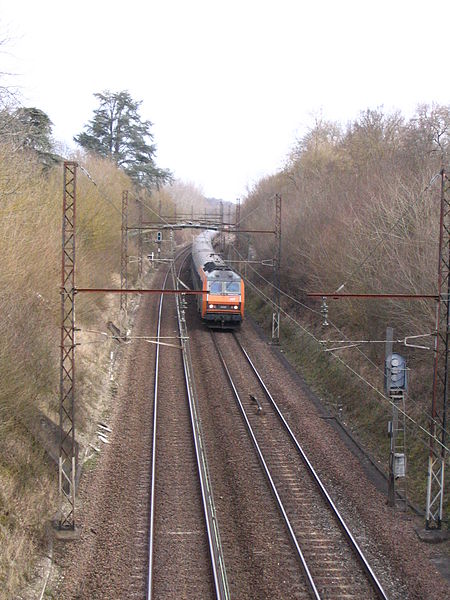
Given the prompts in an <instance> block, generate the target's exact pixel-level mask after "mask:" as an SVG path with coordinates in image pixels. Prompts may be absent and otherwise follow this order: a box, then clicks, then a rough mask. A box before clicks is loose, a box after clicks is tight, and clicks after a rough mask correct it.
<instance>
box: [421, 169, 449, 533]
mask: <svg viewBox="0 0 450 600" xmlns="http://www.w3.org/2000/svg"><path fill="white" fill-rule="evenodd" d="M449 188H450V186H449V180H448V177H447V176H446V173H445V171H444V169H442V171H441V214H440V233H439V266H438V296H439V300H438V303H437V308H436V338H435V347H434V349H435V360H434V375H433V401H432V407H431V423H430V432H431V438H430V455H429V461H428V485H427V504H426V528H427V529H440V528H441V524H442V511H443V500H444V487H445V459H446V452H445V445H446V425H447V423H446V421H447V414H446V413H447V397H448V353H449V324H450V319H449V317H450V298H449V295H450V197H449V196H450V189H449ZM436 439H437V440H440V441H441V442H442V445H441V444H439V443H437V441H436Z"/></svg>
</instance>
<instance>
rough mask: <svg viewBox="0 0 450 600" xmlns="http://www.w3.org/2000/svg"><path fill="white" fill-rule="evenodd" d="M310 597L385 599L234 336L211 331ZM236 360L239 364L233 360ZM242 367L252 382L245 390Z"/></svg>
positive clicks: (270, 396) (346, 528) (309, 464)
mask: <svg viewBox="0 0 450 600" xmlns="http://www.w3.org/2000/svg"><path fill="white" fill-rule="evenodd" d="M211 336H212V338H213V342H214V346H215V348H216V351H217V354H218V357H219V359H220V362H221V364H222V366H223V369H224V371H225V373H226V376H227V380H228V382H229V384H230V386H231V389H232V391H233V395H234V397H235V400H236V403H237V405H238V407H239V410H240V413H241V415H242V418H243V420H244V422H245V425H246V430H247V432H248V435H249V436H250V438H251V440H252V444H253V446H254V448H255V451H256V453H257V456H258V459H259V462H260V464H261V467H262V470H263V472H264V474H265V477H266V479H267V481H268V483H269V486H270V489H271V492H272V494H273V496H274V499H275V501H276V504H277V506H278V509H279V511H280V514H281V515H282V518H283V522H284V524H285V526H286V529H287V531H288V532H289V537H290V539H291V542H292V547H293V551H294V553H295V555H296V558H297V559H298V561H299V563H300V565H301V568H302V571H303V574H304V577H305V581H306V584H307V587H308V589H309V592H310V596H311V597H312V598H316V599H317V600H318V599H321V598H335V599H340V598H342V599H344V598H382V599H384V600H386V599H387V596H386V594H385V592H384V590H383V588H382V587H381V584H380V582H379V581H378V579H377V578H376V576H375V574H374V572H373V570H372V568H371V567H370V565H369V563H368V562H367V560H366V559H365V557H364V555H363V553H362V552H361V550H360V549H359V547H358V545H357V543H356V541H355V539H354V537H353V536H352V534H351V533H350V531H349V529H348V527H347V526H346V524H345V522H344V520H343V518H342V517H341V515H340V514H339V512H338V510H337V508H336V506H335V504H334V503H333V501H332V500H331V497H330V496H329V494H328V492H327V491H326V489H325V486H324V485H323V483H322V482H321V481H320V479H319V477H318V475H317V474H316V472H315V471H314V468H313V467H312V464H311V462H310V461H309V459H308V457H307V456H306V454H305V452H304V451H303V449H302V448H301V446H300V444H299V442H298V440H297V439H296V437H295V436H294V434H293V432H292V430H291V428H290V427H289V425H288V423H287V421H286V419H285V417H284V416H283V414H282V412H281V411H280V409H279V407H278V405H277V404H276V402H275V400H274V398H273V397H272V395H271V394H270V392H269V390H268V388H267V386H266V384H265V383H264V380H263V378H262V376H261V375H260V373H259V372H258V371H257V369H256V367H255V365H254V363H253V362H252V360H251V358H250V356H249V354H248V352H247V351H246V350H245V348H244V346H243V345H242V343H241V341H240V340H239V338H238V336H237V335H236V334H232V335H230V334H217V333H212V332H211ZM237 357H240V358H241V360H239V358H237ZM245 369H247V370H248V372H249V373H248V375H250V374H251V375H252V376H253V379H254V384H253V386H252V387H251V388H250V390H249V387H248V386H249V384H248V381H249V379H248V376H247V377H246V379H245V385H242V384H240V383H239V382H240V380H242V377H243V371H244V370H245Z"/></svg>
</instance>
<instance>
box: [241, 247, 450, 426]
mask: <svg viewBox="0 0 450 600" xmlns="http://www.w3.org/2000/svg"><path fill="white" fill-rule="evenodd" d="M236 252H237V253H238V254H239V256H241V257H242V254H240V253H239V252H238V251H237V250H236ZM242 258H244V257H242ZM249 266H250V269H251V270H252V271H253V272H254V273H255V274H256V275H258V276H259V277H260V278H261V279H262V280H263V281H265V282H266V283H267V284H269V285H270V286H271V287H273V288H276V286H275V285H274V284H273V283H272V282H271V281H269V280H268V279H266V278H265V277H264V276H263V275H261V273H259V271H257V270H256V269H255V268H254V267H252V266H251V265H249ZM246 281H247V280H246ZM276 289H277V290H278V291H279V292H280V294H282V295H284V296H285V297H287V298H289V299H290V300H292V301H293V302H295V303H296V304H298V305H299V306H302V307H303V308H306V309H307V310H309V311H310V312H312V313H314V314H316V315H317V316H319V317H320V318H322V314H321V313H320V312H319V311H317V310H315V309H313V308H311V307H310V306H308V305H307V304H304V303H303V302H301V301H300V300H298V299H297V298H294V297H293V296H291V295H290V294H288V293H287V292H285V291H284V290H282V289H281V288H276ZM270 302H271V304H272V305H274V302H273V300H270ZM328 323H329V325H331V326H332V327H333V328H334V329H335V330H336V331H337V332H339V333H340V334H342V336H343V337H344V338H346V339H345V340H343V343H345V342H348V343H351V340H349V339H348V337H347V336H346V335H345V333H344V332H343V331H342V330H341V329H340V328H339V327H338V326H337V325H336V324H335V323H333V322H332V321H331V320H328ZM425 335H428V334H425ZM429 335H433V334H429ZM414 337H423V336H422V335H419V336H416V335H411V336H406V337H405V338H404V339H405V340H406V339H409V338H414ZM317 341H319V343H322V340H317ZM349 347H350V346H349ZM351 347H353V348H356V350H357V351H358V352H359V353H360V354H361V356H362V357H363V358H365V359H366V360H367V361H368V362H369V363H370V364H371V365H372V366H373V367H374V368H375V369H376V370H377V371H378V372H379V373H380V374H381V375H383V376H384V370H383V369H381V368H380V367H379V366H378V365H377V364H376V363H374V362H373V361H372V360H371V359H370V358H369V357H368V356H367V354H365V353H364V352H363V351H362V350H361V348H359V346H358V345H352V346H351ZM339 349H340V350H342V348H339ZM332 350H336V349H335V348H334V349H332ZM324 351H328V352H331V350H330V349H329V350H324ZM414 404H415V406H417V407H419V408H420V410H421V411H422V412H423V415H424V416H425V417H427V419H428V420H429V421H430V422H432V423H434V424H435V425H436V426H437V427H439V428H440V429H441V430H442V425H441V424H440V423H439V421H436V419H434V418H433V417H432V416H431V414H429V413H428V412H427V411H423V407H422V406H420V405H419V403H418V402H414ZM446 433H448V432H447V430H446Z"/></svg>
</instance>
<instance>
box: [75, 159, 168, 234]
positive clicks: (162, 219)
mask: <svg viewBox="0 0 450 600" xmlns="http://www.w3.org/2000/svg"><path fill="white" fill-rule="evenodd" d="M79 166H80V170H81V171H82V172H83V173H84V174H85V175H86V177H87V178H88V179H89V180H90V181H91V182H92V184H93V185H94V186H95V187H96V188H97V190H98V192H99V194H100V196H101V197H102V198H103V200H105V202H107V203H108V204H109V205H110V206H112V207H113V208H114V210H116V211H117V212H118V213H119V214H120V215H122V210H121V209H120V208H119V207H117V206H116V205H115V204H114V202H113V201H112V200H111V199H110V198H108V197H107V196H106V194H104V193H103V192H102V191H101V189H100V187H99V185H98V184H97V182H96V181H95V179H94V178H93V177H92V175H91V174H90V173H89V171H88V170H87V169H86V167H83V166H82V165H81V164H80V165H79ZM136 200H137V201H138V202H140V203H141V204H142V206H143V207H145V208H146V209H147V210H149V211H150V212H151V213H153V214H154V215H155V216H157V217H158V218H159V219H161V221H163V222H164V223H166V225H170V223H169V222H168V221H167V220H166V219H164V217H162V216H161V215H159V214H158V213H157V212H156V210H154V209H153V208H152V207H151V206H150V205H149V204H147V203H146V202H144V201H143V200H141V199H140V198H136Z"/></svg>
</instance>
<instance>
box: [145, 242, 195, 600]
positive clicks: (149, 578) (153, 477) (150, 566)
mask: <svg viewBox="0 0 450 600" xmlns="http://www.w3.org/2000/svg"><path fill="white" fill-rule="evenodd" d="M187 250H188V248H184V249H183V250H182V251H181V252H180V253H179V254H178V255H177V256H176V258H175V260H176V259H177V258H178V257H179V256H181V255H182V254H183V252H186V251H187ZM170 272H171V269H170V268H169V269H168V270H167V273H166V275H165V277H164V281H163V286H162V290H161V292H162V293H161V297H160V299H159V307H158V323H157V327H156V341H157V342H159V340H160V339H161V321H162V309H163V302H164V293H163V292H164V288H165V287H166V284H167V280H168V278H169V274H170ZM159 351H160V344H159V343H157V344H156V354H155V383H154V388H153V390H154V391H153V435H152V468H151V486H150V526H149V529H150V531H149V550H148V555H149V559H148V573H147V600H151V598H152V593H153V549H154V536H155V484H156V425H157V418H158V384H159Z"/></svg>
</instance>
